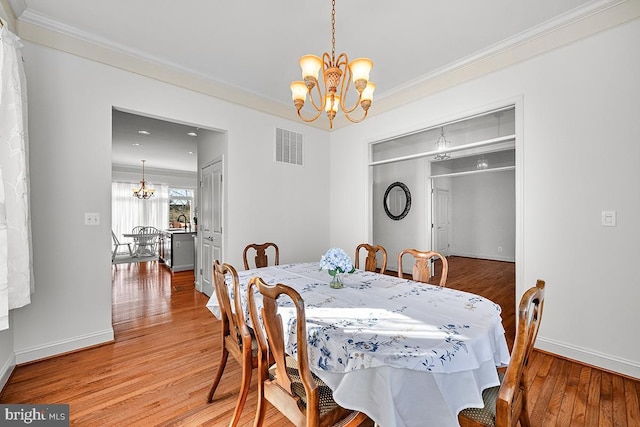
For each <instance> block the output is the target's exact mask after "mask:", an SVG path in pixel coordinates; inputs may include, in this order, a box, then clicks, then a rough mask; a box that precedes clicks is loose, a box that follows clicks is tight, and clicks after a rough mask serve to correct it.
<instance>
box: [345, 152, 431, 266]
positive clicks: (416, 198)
mask: <svg viewBox="0 0 640 427" xmlns="http://www.w3.org/2000/svg"><path fill="white" fill-rule="evenodd" d="M425 168H428V164H426V161H425V159H415V160H406V161H403V162H398V163H388V164H384V165H379V166H375V167H373V170H372V176H373V198H372V201H373V204H372V208H373V238H372V239H371V241H370V242H368V241H367V240H363V241H362V242H360V243H370V244H375V245H382V246H384V248H385V249H386V250H387V258H388V260H387V269H388V270H392V271H398V254H399V253H400V251H402V250H403V249H407V248H415V249H418V250H429V249H431V238H430V237H429V234H428V233H429V228H428V226H427V225H428V224H430V220H429V215H428V211H427V199H428V198H429V197H430V194H429V191H430V190H429V188H428V186H427V180H426V179H425V175H426V174H427V172H426V170H425ZM427 170H428V169H427ZM396 181H399V182H403V183H404V184H405V185H406V186H407V187H408V188H409V192H410V193H411V209H410V210H409V213H407V216H405V217H404V218H402V219H401V220H393V219H391V218H389V217H388V216H387V214H386V212H385V211H384V206H383V203H382V201H383V199H384V193H385V191H386V190H387V188H388V187H389V185H391V184H392V183H394V182H396ZM356 246H357V245H356ZM353 248H354V249H355V246H354V247H353ZM354 255H355V252H354ZM363 256H364V252H363ZM410 261H411V259H410V257H405V258H404V260H403V263H402V264H403V265H404V267H403V270H404V271H405V272H406V271H411V267H410Z"/></svg>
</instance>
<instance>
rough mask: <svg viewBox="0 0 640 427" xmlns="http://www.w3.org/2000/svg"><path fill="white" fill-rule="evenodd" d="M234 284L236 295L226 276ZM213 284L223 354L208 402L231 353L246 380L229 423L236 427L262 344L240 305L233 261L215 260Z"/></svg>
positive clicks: (238, 287) (211, 398) (243, 381)
mask: <svg viewBox="0 0 640 427" xmlns="http://www.w3.org/2000/svg"><path fill="white" fill-rule="evenodd" d="M227 276H228V277H229V283H230V285H231V286H233V298H231V294H230V293H229V287H228V285H227V281H226V278H227ZM213 284H214V287H215V292H216V296H217V298H218V303H219V305H220V315H221V320H222V344H221V346H220V347H221V348H222V355H221V357H220V363H219V365H218V372H216V376H215V379H214V380H213V385H212V386H211V390H210V391H209V396H208V397H207V402H208V403H211V402H213V395H214V393H215V392H216V389H217V388H218V384H220V379H221V378H222V373H223V372H224V368H225V366H226V364H227V359H228V358H229V354H231V356H233V358H234V359H235V360H236V361H237V362H238V363H239V364H240V366H241V367H242V383H241V385H240V395H239V396H238V400H237V402H236V407H235V410H234V412H233V417H232V419H231V422H230V423H229V426H232V427H233V426H236V425H237V424H238V421H239V420H240V414H241V413H242V408H244V404H245V402H246V400H247V394H248V393H249V386H250V383H251V373H252V371H253V368H256V367H257V366H258V345H257V342H256V340H255V338H254V336H253V331H252V330H251V329H250V328H249V327H248V326H247V324H246V322H245V319H244V315H243V314H242V313H243V311H242V305H241V304H240V299H239V296H240V286H239V285H238V272H237V271H236V269H235V268H233V266H231V265H230V264H226V263H225V264H222V265H221V264H220V262H219V261H218V260H215V261H214V263H213Z"/></svg>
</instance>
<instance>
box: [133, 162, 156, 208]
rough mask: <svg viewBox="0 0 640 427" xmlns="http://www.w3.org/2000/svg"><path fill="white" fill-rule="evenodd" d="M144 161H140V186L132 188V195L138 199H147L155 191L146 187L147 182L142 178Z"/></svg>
mask: <svg viewBox="0 0 640 427" xmlns="http://www.w3.org/2000/svg"><path fill="white" fill-rule="evenodd" d="M144 162H145V160H143V161H142V181H140V188H134V189H133V197H137V198H138V199H148V198H150V197H152V196H153V194H154V193H155V192H156V190H153V189H151V188H147V184H146V182H145V180H144Z"/></svg>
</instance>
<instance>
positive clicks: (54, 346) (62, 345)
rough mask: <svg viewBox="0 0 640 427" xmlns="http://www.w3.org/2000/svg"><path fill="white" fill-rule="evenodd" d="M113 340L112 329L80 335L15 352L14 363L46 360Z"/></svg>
mask: <svg viewBox="0 0 640 427" xmlns="http://www.w3.org/2000/svg"><path fill="white" fill-rule="evenodd" d="M113 340H114V334H113V329H107V330H105V331H100V332H96V333H93V334H87V335H80V336H77V337H72V338H69V339H66V340H61V341H56V342H52V343H48V344H44V345H41V346H36V347H31V348H27V349H24V350H19V351H16V354H15V361H16V363H17V364H18V365H20V364H23V363H29V362H33V361H36V360H41V359H46V358H49V357H52V356H60V355H62V354H65V353H70V352H73V351H77V350H82V349H85V348H87V347H94V346H96V345H100V344H104V343H108V342H112V341H113Z"/></svg>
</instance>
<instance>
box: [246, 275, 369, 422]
mask: <svg viewBox="0 0 640 427" xmlns="http://www.w3.org/2000/svg"><path fill="white" fill-rule="evenodd" d="M256 289H257V290H258V291H259V292H260V294H262V304H263V308H262V310H261V311H260V313H258V310H257V307H256V302H255V290H256ZM280 295H286V296H288V297H289V298H290V299H291V301H293V307H294V309H295V314H296V345H297V347H296V348H297V355H298V356H297V357H298V359H297V360H296V359H295V358H293V357H292V356H291V355H289V354H287V353H286V351H285V343H284V334H285V332H284V330H283V325H282V318H281V316H280V314H279V313H278V304H277V303H276V299H278V297H279V296H280ZM247 301H248V303H249V314H250V316H251V323H252V324H253V325H262V327H255V335H256V338H257V341H258V349H259V351H258V353H259V360H258V408H257V411H256V418H255V421H254V423H253V426H254V427H260V426H262V423H263V422H264V418H265V413H266V402H267V401H268V402H269V403H271V404H272V405H273V406H274V407H275V408H276V409H278V411H280V412H281V413H282V414H284V415H285V416H286V417H287V418H288V419H289V420H290V421H291V422H292V423H293V424H295V425H296V426H306V427H319V426H347V427H351V426H358V425H360V424H361V423H363V422H364V421H366V420H368V417H367V416H366V415H365V414H363V413H361V412H357V411H352V410H349V409H345V408H342V407H341V406H339V405H338V404H337V403H336V402H335V401H334V400H333V392H332V391H331V389H330V388H329V386H327V385H326V384H325V383H324V382H323V381H322V380H321V379H320V378H318V377H317V376H316V375H314V374H313V373H312V372H311V368H310V366H309V359H308V352H307V329H306V323H307V322H306V317H305V308H304V301H303V300H302V297H301V296H300V294H299V293H298V292H297V291H296V290H295V289H293V288H291V287H289V286H287V285H283V284H281V283H278V284H275V285H268V284H267V283H265V282H264V281H263V280H262V279H261V278H259V277H253V278H252V279H251V280H250V281H249V285H248V288H247ZM263 328H264V329H265V331H266V336H265V332H264V331H263ZM268 354H271V355H272V356H273V359H274V362H275V363H274V364H273V365H271V363H270V362H269V361H268V360H267V358H266V356H267V355H268Z"/></svg>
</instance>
